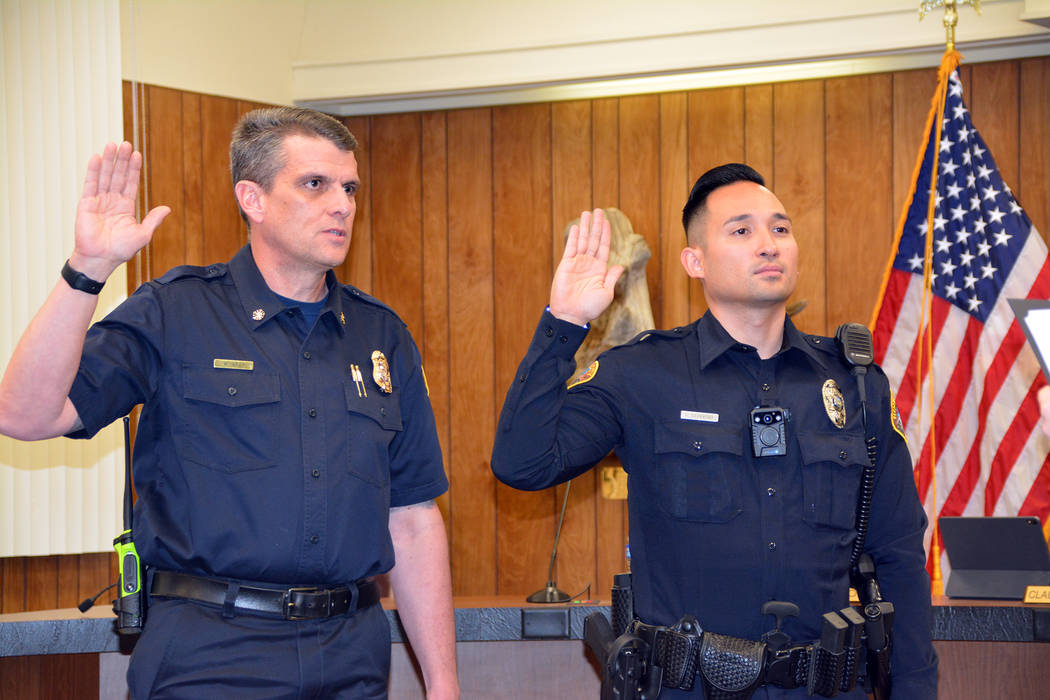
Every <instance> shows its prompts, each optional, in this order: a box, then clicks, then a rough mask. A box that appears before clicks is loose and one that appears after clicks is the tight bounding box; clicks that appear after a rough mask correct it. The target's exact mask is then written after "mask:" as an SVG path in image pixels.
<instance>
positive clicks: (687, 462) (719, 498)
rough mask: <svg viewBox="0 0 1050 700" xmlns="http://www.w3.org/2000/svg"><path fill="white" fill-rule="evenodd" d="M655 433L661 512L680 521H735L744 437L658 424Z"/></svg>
mask: <svg viewBox="0 0 1050 700" xmlns="http://www.w3.org/2000/svg"><path fill="white" fill-rule="evenodd" d="M653 430H654V433H653V445H654V451H655V453H656V464H655V469H656V470H657V472H658V474H659V481H660V482H662V485H661V488H660V493H661V497H660V498H659V499H658V500H659V503H660V504H661V508H662V509H663V510H664V511H665V512H666V513H667V514H668V515H670V516H671V517H674V518H678V519H680V520H690V521H696V522H712V523H724V522H728V521H730V520H732V519H733V518H735V517H736V516H737V515H738V514H739V513H740V511H741V496H740V482H739V478H738V470H737V465H738V464H739V462H740V450H741V444H740V443H741V438H740V432H739V431H738V430H737V431H733V430H727V429H725V428H722V427H720V426H713V425H705V424H693V423H690V424H686V423H681V422H668V423H657V424H656V425H654V426H653Z"/></svg>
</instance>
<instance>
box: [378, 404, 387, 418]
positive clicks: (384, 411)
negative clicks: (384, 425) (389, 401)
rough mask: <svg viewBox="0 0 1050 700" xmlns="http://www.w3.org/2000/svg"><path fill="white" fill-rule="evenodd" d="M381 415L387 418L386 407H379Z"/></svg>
mask: <svg viewBox="0 0 1050 700" xmlns="http://www.w3.org/2000/svg"><path fill="white" fill-rule="evenodd" d="M379 415H381V416H385V415H386V406H380V407H379Z"/></svg>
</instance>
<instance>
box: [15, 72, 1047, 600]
mask: <svg viewBox="0 0 1050 700" xmlns="http://www.w3.org/2000/svg"><path fill="white" fill-rule="evenodd" d="M961 72H962V79H963V82H964V85H965V87H966V90H967V94H966V95H965V98H966V101H967V104H968V105H969V107H970V110H971V112H972V115H973V119H974V121H975V123H976V125H977V128H978V129H979V130H980V131H981V133H982V135H983V136H984V138H985V140H986V141H987V142H988V145H989V147H990V148H991V150H992V152H993V153H994V155H995V157H996V159H997V161H998V163H999V167H1000V169H1001V170H1002V173H1003V176H1004V178H1005V180H1006V181H1007V182H1008V183H1009V184H1010V185H1011V187H1012V188H1013V190H1014V192H1015V193H1016V194H1017V195H1018V197H1019V200H1020V202H1021V203H1022V206H1024V207H1025V208H1026V210H1027V211H1028V214H1029V216H1030V217H1031V219H1032V220H1033V222H1034V223H1035V224H1036V226H1037V227H1038V228H1039V230H1040V231H1041V232H1042V233H1043V235H1044V236H1045V235H1047V233H1048V232H1050V190H1048V187H1047V182H1048V181H1050V57H1043V58H1033V59H1024V60H1014V61H1003V62H996V63H987V64H974V65H965V66H964V67H963V68H962V69H961ZM935 81H936V71H934V70H918V71H903V72H896V73H883V74H877V75H865V76H855V77H847V78H829V79H824V80H809V81H803V82H793V83H778V84H768V85H750V86H746V87H729V88H719V89H711V90H697V91H692V92H684V93H683V92H678V93H666V94H656V95H640V96H625V97H619V98H605V99H596V100H581V101H573V102H557V103H546V104H530V105H518V106H507V107H492V108H483V109H470V110H457V111H439V112H428V113H416V114H400V115H387V116H376V117H355V118H349V119H347V120H346V122H347V125H348V126H349V127H350V128H351V130H352V131H353V132H354V133H355V134H356V135H357V137H358V139H359V140H360V142H361V144H362V146H361V149H360V151H359V153H358V161H359V167H360V172H361V174H362V177H363V180H364V185H363V188H362V190H361V193H360V195H359V198H358V207H359V208H358V215H357V223H356V226H355V230H354V243H353V246H352V249H351V253H350V256H349V257H348V259H347V261H346V263H345V264H344V265H343V266H342V268H341V269H340V270H338V273H339V275H340V277H341V278H342V279H343V280H344V281H348V282H351V283H353V284H355V285H357V286H358V287H360V288H362V289H363V290H365V291H367V292H371V293H374V294H375V295H376V296H378V297H380V298H381V299H383V300H384V301H386V302H388V303H389V304H391V305H392V306H393V307H394V308H395V309H397V310H398V312H399V313H400V314H401V316H402V318H404V320H405V322H406V323H407V324H408V326H409V328H410V329H411V331H412V333H413V335H414V337H415V338H416V340H417V342H418V343H419V345H420V347H421V349H422V352H423V356H424V362H425V365H426V369H427V377H428V379H429V383H430V389H431V399H432V402H433V405H434V411H435V414H436V416H437V424H438V431H439V435H440V439H441V443H442V447H443V451H444V457H445V464H446V468H447V470H448V472H449V476H450V480H451V483H452V488H451V491H450V493H449V494H448V495H447V496H445V497H443V498H442V499H441V504H440V505H441V507H442V510H443V512H444V513H445V516H446V522H447V525H448V530H449V535H450V538H451V551H452V571H453V582H454V590H455V593H456V594H459V595H469V594H496V593H500V594H504V593H506V594H515V595H517V594H521V595H525V594H528V593H530V592H532V591H534V590H536V589H538V588H541V587H543V585H544V583H545V582H546V576H547V564H548V557H549V556H550V550H551V545H552V542H553V538H554V530H555V526H556V522H557V515H558V512H559V510H560V506H561V499H562V496H563V494H564V488H565V487H559V488H557V489H549V490H547V491H542V492H538V493H524V492H519V491H515V490H513V489H510V488H507V487H505V486H503V485H501V484H498V483H497V482H496V481H495V479H494V478H493V477H492V474H491V472H490V470H489V456H490V452H491V448H492V435H493V431H494V429H495V424H496V417H497V415H498V411H499V407H500V404H501V401H502V397H503V394H504V392H505V390H506V387H507V386H508V384H509V382H510V378H511V376H512V374H513V372H514V368H515V366H516V365H517V363H518V361H519V359H520V357H521V355H522V354H523V352H524V350H525V347H526V345H527V343H528V340H529V337H530V335H531V333H532V330H533V326H534V324H535V323H536V321H537V319H538V318H539V315H540V313H541V312H542V310H543V307H544V305H545V304H546V299H547V291H548V288H549V284H550V277H551V273H552V271H553V269H554V265H555V264H556V261H557V259H558V256H559V255H560V254H561V247H562V242H561V232H562V230H563V229H564V227H565V225H566V223H567V222H568V221H569V220H571V219H572V218H574V217H575V216H577V215H578V213H579V211H580V210H581V209H584V208H591V207H597V206H601V207H609V206H613V207H618V208H620V209H621V210H623V211H624V212H625V213H626V214H627V216H628V217H629V218H630V220H631V222H632V223H633V225H634V228H635V230H636V231H638V232H639V233H640V234H641V235H643V236H644V237H645V239H646V241H647V242H648V244H649V247H650V249H651V250H652V253H653V255H652V258H651V260H650V262H649V267H648V271H647V279H648V284H649V292H650V297H651V300H652V304H653V312H654V316H655V318H656V323H657V325H658V326H661V327H673V326H676V325H681V324H684V323H687V322H689V321H691V320H692V319H694V318H696V317H697V316H699V315H700V314H702V313H703V311H704V309H705V305H704V300H703V293H702V291H701V289H700V288H699V286H698V285H697V284H695V283H692V284H690V283H688V282H687V279H686V277H685V275H684V273H683V272H682V271H681V269H680V267H679V262H678V257H679V252H680V250H681V247H682V245H683V242H684V241H683V233H682V230H681V224H680V212H681V206H682V204H683V203H684V200H685V197H686V195H687V193H688V191H689V187H690V185H691V183H692V181H693V180H694V179H695V178H696V177H697V176H698V175H699V174H700V173H701V172H702V171H703V170H705V169H707V168H709V167H711V166H713V165H716V164H719V163H723V162H726V161H730V160H744V161H746V162H749V163H751V164H752V165H754V166H755V167H756V168H757V169H758V170H759V171H760V172H762V173H764V174H765V176H766V177H767V179H768V181H769V183H770V184H771V186H772V188H773V190H774V191H775V192H776V193H777V194H778V195H779V197H780V198H781V200H782V201H783V202H784V204H785V206H786V207H787V210H788V212H789V213H790V215H791V216H792V218H793V220H794V222H795V232H796V235H797V236H798V238H799V243H800V246H801V249H802V258H801V261H802V266H803V267H802V275H803V276H802V280H801V283H800V285H799V288H798V291H797V293H796V297H795V300H801V299H804V300H806V302H807V306H806V308H805V310H804V311H803V312H802V313H801V314H800V315H799V316H798V317H797V318H796V321H797V322H798V324H799V326H800V327H801V328H803V329H804V330H806V331H809V332H818V333H827V332H828V331H830V330H832V329H834V328H835V327H836V326H837V325H838V324H840V323H842V322H844V321H846V320H854V321H860V322H865V323H866V322H867V321H868V320H869V318H870V316H871V313H872V310H873V305H874V303H875V299H876V297H877V294H878V290H879V284H880V282H881V278H882V274H883V269H884V266H885V263H886V260H887V257H888V256H889V253H890V247H891V243H892V238H893V230H894V227H895V225H896V222H897V218H898V216H899V212H900V210H901V207H902V206H903V203H904V201H905V198H906V197H907V195H908V188H909V180H910V177H911V174H912V170H913V168H914V164H915V160H916V156H917V153H918V148H919V145H920V142H921V140H922V130H923V126H924V123H925V118H926V113H927V110H928V108H929V104H930V100H931V98H932V95H933V91H934V86H935ZM132 97H133V96H132V93H131V90H130V89H127V90H126V103H127V105H128V108H127V109H126V113H127V114H128V115H129V118H128V120H127V125H126V133H127V135H128V136H129V137H130V136H131V135H132V134H133V133H134V130H135V129H134V127H135V126H136V124H134V123H133V122H132V120H131V119H130V115H131V114H132V110H131V105H132ZM135 97H137V99H138V104H139V113H140V114H141V115H142V116H141V119H139V120H138V123H137V126H138V128H139V138H138V142H139V143H142V144H144V145H145V149H146V154H147V165H148V172H147V174H146V182H147V185H148V197H149V200H150V201H151V202H154V203H165V204H169V205H172V206H173V208H174V214H173V215H172V216H170V217H169V219H168V221H166V222H165V223H164V225H163V226H162V227H161V229H160V230H159V231H158V233H157V236H156V238H155V240H154V242H153V243H152V244H151V246H150V247H149V249H148V250H147V251H145V253H144V254H143V255H142V256H141V257H140V259H139V260H138V261H137V262H136V264H135V265H134V266H133V269H132V272H131V274H130V275H129V277H131V278H132V281H133V283H134V280H135V278H136V277H137V278H139V279H147V278H149V277H152V276H156V275H159V274H161V273H162V272H163V271H164V270H166V269H168V268H169V267H171V266H173V265H176V264H179V263H184V262H189V263H204V262H212V261H217V260H225V259H228V258H229V257H230V256H231V255H232V254H233V252H234V251H236V250H237V248H238V247H239V246H240V245H241V244H242V243H243V241H244V229H243V227H242V225H241V223H240V219H239V217H238V215H237V211H236V206H235V204H234V200H233V197H232V194H231V186H230V183H229V176H228V172H227V164H226V161H227V156H226V152H227V146H228V142H229V135H230V130H231V128H232V125H233V123H234V121H235V120H236V118H237V117H238V116H239V115H240V114H242V113H243V112H244V111H246V110H248V109H251V108H252V107H255V106H256V105H254V104H250V103H245V102H240V101H237V100H231V99H226V98H219V97H212V96H208V95H201V94H196V93H190V92H182V91H177V90H170V89H165V88H160V87H152V86H143V87H141V88H140V89H139V91H138V92H137V94H136V96H135ZM598 494H599V489H598V484H597V475H596V472H591V473H588V474H586V475H583V476H581V477H579V478H577V479H576V480H575V481H574V482H573V485H572V487H571V490H570V494H569V507H568V512H567V515H566V522H565V527H564V530H563V532H562V538H561V546H560V551H559V558H558V564H557V570H556V579H557V582H558V585H559V587H560V588H562V589H563V590H566V591H568V592H570V593H576V592H577V591H581V590H583V589H584V588H585V587H586V586H587V585H588V584H590V585H591V593H592V595H593V596H594V597H599V596H601V597H604V596H607V594H608V593H607V592H608V588H609V585H610V583H611V577H612V574H613V573H614V572H617V571H620V570H623V568H624V566H625V560H624V545H625V539H626V534H625V533H626V525H627V523H626V513H625V509H624V506H623V503H622V502H618V501H607V500H604V499H602V498H601V497H600V496H599V495H598ZM110 559H111V557H108V556H107V555H105V554H101V555H99V554H86V555H80V556H72V557H44V558H33V559H27V558H18V559H8V560H5V561H3V562H2V567H3V568H2V573H3V577H2V581H0V584H2V587H3V588H2V595H0V606H2V607H0V611H2V612H13V611H19V610H27V609H44V608H52V607H68V606H70V605H72V604H74V603H75V601H76V600H79V598H80V597H83V596H84V595H87V594H88V593H89V592H94V591H95V590H97V588H100V587H101V585H102V584H103V583H104V582H106V581H107V580H109V578H110V577H112V576H113V573H112V566H111V565H110ZM73 591H76V592H75V593H74V592H73Z"/></svg>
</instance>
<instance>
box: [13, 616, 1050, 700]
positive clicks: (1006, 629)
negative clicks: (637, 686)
mask: <svg viewBox="0 0 1050 700" xmlns="http://www.w3.org/2000/svg"><path fill="white" fill-rule="evenodd" d="M455 604H456V638H457V640H458V644H457V650H458V653H459V668H460V679H461V684H462V688H463V697H464V698H487V699H489V698H491V699H497V698H508V699H512V700H529V699H530V698H565V699H566V700H572V699H573V698H596V697H597V696H598V687H599V684H598V676H597V674H596V672H595V669H594V668H593V667H592V665H591V663H590V661H589V660H588V657H587V655H586V653H585V651H584V645H583V643H582V642H581V641H580V638H581V636H582V633H583V619H584V617H586V615H587V614H589V613H590V612H593V611H595V610H607V608H606V607H605V606H604V605H601V604H599V605H577V606H539V605H530V604H528V603H525V602H524V601H523V600H522V598H521V597H518V596H514V597H509V596H499V597H491V596H489V597H463V598H457V599H456V601H455ZM384 608H386V611H387V616H388V618H389V620H390V625H391V637H392V639H393V640H394V641H395V644H394V651H393V659H392V672H391V686H390V697H391V700H415V699H416V698H423V693H422V689H421V686H420V683H419V680H418V676H417V673H416V669H415V666H414V661H413V659H412V656H411V652H410V650H409V649H408V647H407V646H406V645H405V644H404V643H403V639H404V638H403V633H402V629H401V624H400V621H399V620H398V618H397V613H396V610H395V609H394V608H393V605H392V604H390V602H389V601H384ZM537 608H542V609H547V610H555V609H558V610H566V615H567V618H568V620H567V622H568V630H569V631H568V635H567V638H564V639H524V638H523V637H522V611H523V610H528V609H537ZM933 612H934V614H933V622H932V631H933V638H934V640H935V641H934V644H935V646H936V647H937V652H938V654H939V655H940V668H941V674H940V693H939V696H940V697H941V698H945V699H946V700H947V699H949V698H950V699H951V700H969V699H971V698H972V699H973V700H988V699H990V698H1008V699H1009V700H1029V699H1031V700H1043V699H1044V698H1046V697H1047V696H1048V694H1050V692H1048V690H1047V687H1048V685H1050V683H1048V681H1050V606H1047V607H1043V606H1026V605H1022V604H1021V603H1019V602H1011V601H982V600H959V599H954V600H952V599H948V598H944V597H943V596H939V597H936V598H935V599H934V610H933ZM121 641H122V640H121V639H120V638H119V637H118V635H117V634H116V633H114V632H113V616H112V614H111V613H110V612H109V611H108V610H106V609H105V608H103V607H101V606H100V607H99V608H96V609H93V610H91V611H89V613H88V614H86V615H82V614H81V613H80V612H79V611H77V610H76V609H68V610H50V611H42V612H34V613H16V614H12V615H0V697H3V698H7V697H11V698H14V697H17V698H20V699H23V698H24V699H26V700H33V699H34V698H49V699H54V698H67V697H68V698H77V699H78V700H79V699H80V698H94V697H99V698H102V699H104V700H109V699H110V698H123V697H124V695H122V693H123V692H124V686H123V678H124V677H123V674H124V671H125V670H126V668H127V659H128V657H127V655H126V652H122V651H121V648H120V643H121ZM95 688H97V689H98V694H97V695H95V694H94V692H92V690H91V689H95ZM501 689H505V690H501Z"/></svg>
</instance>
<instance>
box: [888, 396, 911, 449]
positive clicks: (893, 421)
mask: <svg viewBox="0 0 1050 700" xmlns="http://www.w3.org/2000/svg"><path fill="white" fill-rule="evenodd" d="M890 425H892V426H893V429H894V430H896V431H897V434H898V435H900V436H901V439H903V440H904V442H905V444H907V442H908V438H906V437H905V436H904V423H902V422H901V412H900V411H898V410H897V399H896V398H895V397H894V396H893V392H890Z"/></svg>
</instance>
